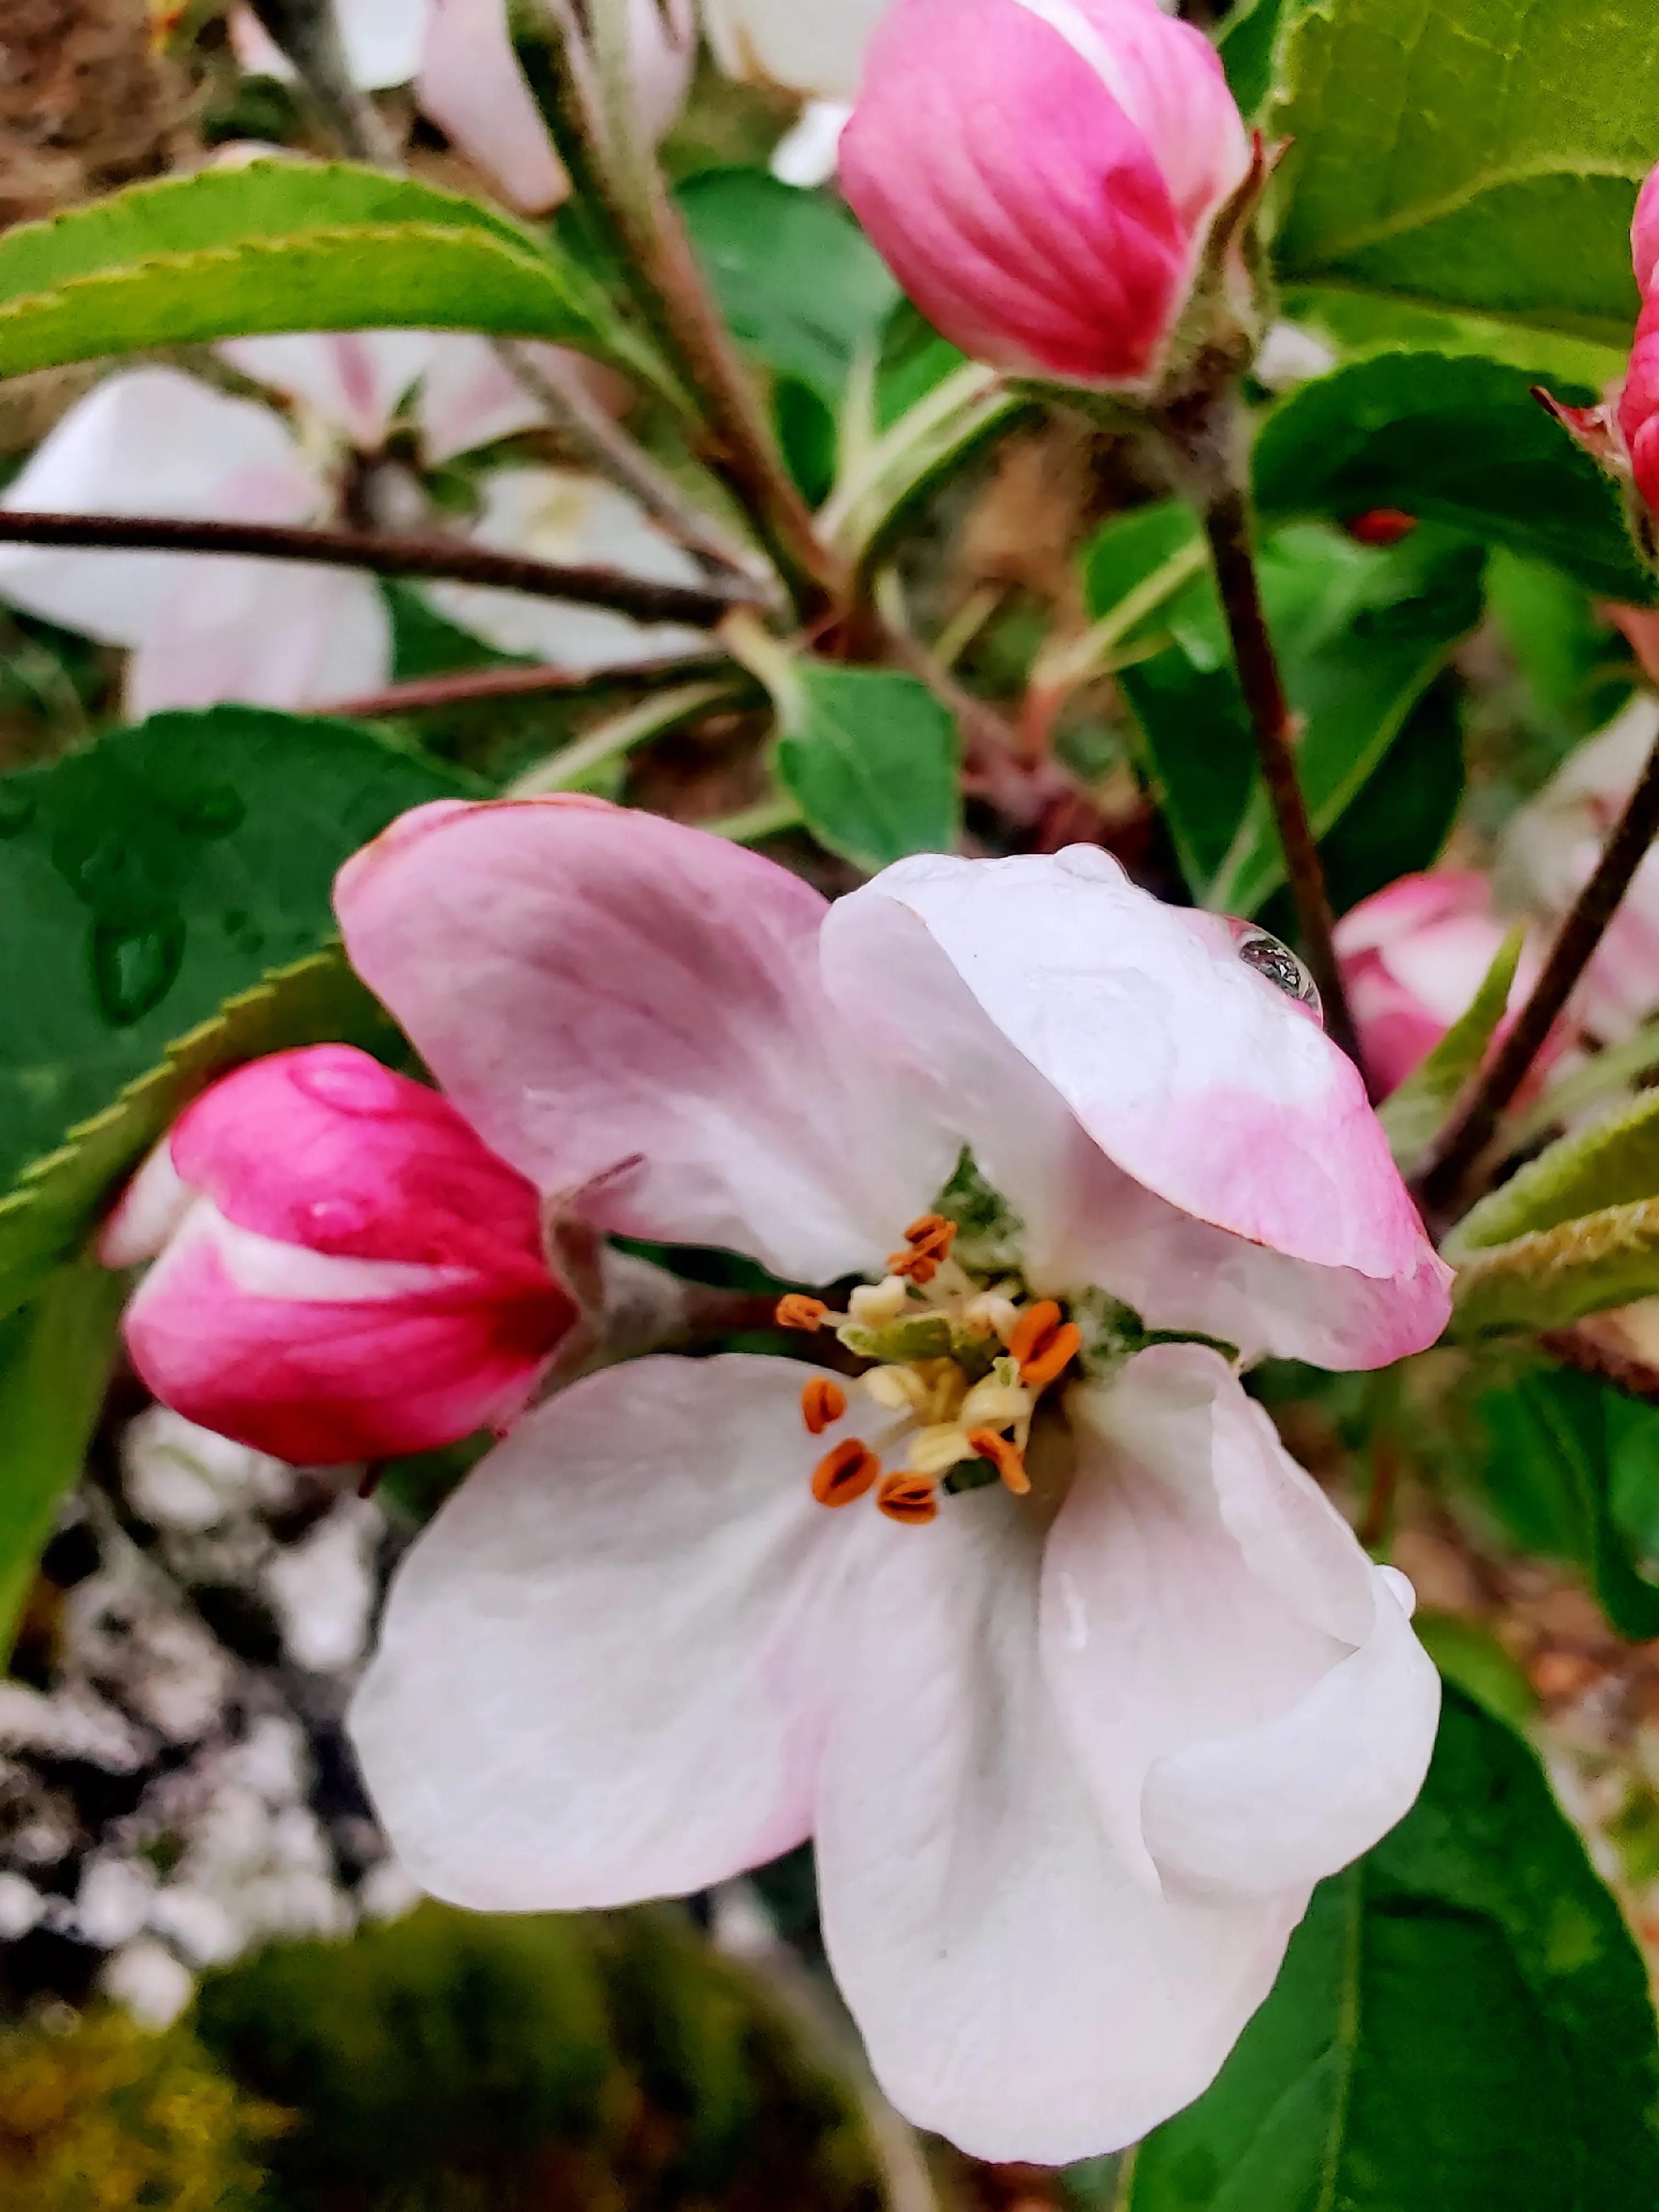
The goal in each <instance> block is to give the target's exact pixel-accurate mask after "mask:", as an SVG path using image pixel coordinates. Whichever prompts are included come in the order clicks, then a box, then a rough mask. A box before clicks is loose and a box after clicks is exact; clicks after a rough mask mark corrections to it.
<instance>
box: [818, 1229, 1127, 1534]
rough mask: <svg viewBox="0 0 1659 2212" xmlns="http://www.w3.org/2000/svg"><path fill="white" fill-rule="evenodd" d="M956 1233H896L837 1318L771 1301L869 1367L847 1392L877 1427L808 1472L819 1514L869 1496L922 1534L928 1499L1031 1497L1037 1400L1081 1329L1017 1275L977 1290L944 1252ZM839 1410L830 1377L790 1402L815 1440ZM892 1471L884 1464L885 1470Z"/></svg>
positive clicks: (929, 1513) (1078, 1341)
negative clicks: (997, 1489)
mask: <svg viewBox="0 0 1659 2212" xmlns="http://www.w3.org/2000/svg"><path fill="white" fill-rule="evenodd" d="M956 1241H957V1225H956V1223H955V1222H953V1221H951V1220H950V1219H948V1218H946V1217H945V1215H944V1214H942V1213H927V1214H924V1215H923V1216H922V1217H921V1220H919V1221H913V1222H912V1223H911V1224H910V1226H909V1227H908V1229H907V1230H906V1231H905V1232H904V1243H903V1244H902V1247H901V1249H899V1250H898V1251H896V1252H895V1253H893V1254H892V1255H891V1256H890V1259H889V1261H888V1263H887V1264H888V1268H889V1273H887V1275H886V1276H885V1277H884V1279H883V1280H882V1281H880V1282H879V1283H861V1284H860V1285H859V1286H858V1288H857V1289H856V1290H855V1291H854V1292H853V1293H852V1296H851V1297H850V1298H849V1299H848V1310H847V1311H846V1312H845V1313H836V1312H835V1311H833V1310H831V1309H830V1307H829V1306H828V1305H827V1304H825V1303H824V1302H823V1299H821V1298H814V1297H804V1296H802V1295H801V1294H799V1292H792V1293H791V1294H790V1295H789V1296H788V1297H785V1298H782V1299H781V1300H780V1301H779V1304H778V1308H777V1320H778V1323H779V1326H780V1327H781V1328H793V1329H800V1330H804V1331H806V1332H807V1333H809V1334H811V1333H815V1332H817V1330H819V1329H823V1328H833V1329H834V1331H835V1333H836V1337H837V1339H838V1340H840V1342H841V1344H842V1346H844V1347H845V1349H846V1350H847V1351H848V1352H852V1353H853V1354H854V1357H855V1358H860V1359H862V1360H866V1361H867V1362H868V1363H869V1364H868V1365H867V1366H866V1368H865V1369H864V1370H863V1371H862V1372H861V1373H860V1375H859V1376H857V1378H856V1380H855V1382H854V1385H853V1387H854V1389H855V1390H856V1391H858V1392H859V1393H860V1395H862V1396H863V1397H864V1398H865V1399H866V1400H868V1401H873V1404H874V1406H875V1407H877V1408H878V1409H879V1411H880V1412H881V1413H884V1414H886V1415H887V1416H888V1417H889V1419H888V1421H887V1423H886V1425H884V1427H883V1428H882V1429H881V1430H880V1431H878V1433H877V1434H876V1435H875V1436H874V1437H872V1438H871V1439H870V1440H869V1441H868V1442H866V1440H865V1439H864V1438H862V1437H846V1438H843V1439H842V1441H841V1442H839V1443H836V1444H835V1445H833V1446H832V1447H831V1449H829V1451H828V1452H826V1453H825V1455H824V1456H823V1459H821V1460H820V1461H819V1462H818V1464H817V1468H816V1469H815V1470H814V1472H813V1476H812V1494H813V1496H814V1497H815V1498H817V1501H818V1503H819V1504H820V1505H826V1506H842V1505H850V1504H853V1503H854V1500H855V1499H857V1498H863V1497H865V1496H866V1495H867V1493H868V1492H871V1491H872V1490H873V1491H874V1492H875V1493H876V1504H877V1506H878V1509H879V1510H881V1511H882V1512H883V1513H884V1514H885V1515H886V1516H888V1518H889V1519H890V1520H893V1521H898V1522H906V1523H909V1524H914V1525H921V1524H923V1523H925V1522H929V1521H932V1520H933V1519H934V1518H935V1517H936V1516H937V1515H938V1513H939V1492H940V1490H941V1489H944V1490H946V1491H961V1490H975V1489H978V1488H979V1487H981V1485H983V1484H986V1483H992V1482H998V1481H1000V1482H1001V1483H1003V1484H1004V1485H1005V1486H1006V1488H1007V1489H1009V1490H1011V1491H1012V1492H1014V1493H1015V1494H1016V1496H1020V1497H1023V1496H1024V1494H1025V1493H1026V1492H1028V1491H1029V1490H1030V1487H1031V1482H1030V1476H1029V1475H1028V1474H1027V1473H1026V1471H1025V1450H1026V1446H1027V1444H1028V1443H1029V1442H1030V1433H1031V1420H1032V1416H1033V1415H1034V1414H1035V1413H1036V1408H1037V1404H1038V1401H1039V1400H1040V1399H1041V1398H1042V1394H1043V1392H1044V1391H1045V1390H1047V1389H1048V1388H1049V1386H1050V1385H1051V1384H1053V1383H1056V1382H1058V1381H1059V1380H1060V1376H1062V1375H1063V1374H1064V1373H1065V1372H1066V1369H1067V1368H1068V1367H1070V1365H1071V1364H1072V1363H1073V1360H1075V1359H1076V1358H1077V1356H1078V1353H1079V1351H1080V1350H1081V1349H1082V1343H1083V1337H1082V1332H1081V1330H1080V1329H1079V1327H1078V1324H1077V1322H1074V1321H1073V1320H1072V1319H1071V1318H1070V1317H1069V1316H1067V1314H1066V1310H1065V1309H1064V1308H1063V1307H1062V1306H1061V1305H1060V1304H1059V1303H1058V1301H1057V1300H1055V1299H1054V1298H1033V1297H1030V1294H1029V1293H1028V1291H1026V1288H1025V1285H1024V1283H1023V1282H1022V1281H1021V1279H1019V1277H1018V1275H1012V1274H1010V1275H1004V1276H1000V1277H998V1278H996V1279H981V1280H976V1279H975V1277H974V1276H973V1275H971V1274H970V1273H969V1272H968V1270H967V1268H966V1267H963V1265H962V1263H961V1261H959V1260H958V1259H957V1258H956V1257H955V1256H954V1255H953V1250H952V1248H953V1247H954V1245H955V1243H956ZM849 1404H850V1401H849V1398H848V1392H847V1390H846V1389H843V1388H842V1385H841V1383H838V1382H836V1380H835V1379H834V1377H833V1376H828V1375H815V1376H813V1377H812V1378H811V1381H810V1382H809V1383H806V1384H805V1387H804V1389H802V1391H801V1401H800V1410H801V1419H802V1421H803V1422H804V1423H805V1427H806V1430H807V1431H808V1433H809V1434H810V1435H811V1436H815V1437H818V1436H823V1434H824V1433H825V1431H827V1430H829V1429H831V1428H833V1427H835V1426H836V1424H837V1423H838V1422H841V1421H842V1420H844V1419H846V1418H847V1416H848V1407H849ZM895 1461H897V1462H899V1463H898V1464H896V1465H895V1464H894V1463H893V1462H895Z"/></svg>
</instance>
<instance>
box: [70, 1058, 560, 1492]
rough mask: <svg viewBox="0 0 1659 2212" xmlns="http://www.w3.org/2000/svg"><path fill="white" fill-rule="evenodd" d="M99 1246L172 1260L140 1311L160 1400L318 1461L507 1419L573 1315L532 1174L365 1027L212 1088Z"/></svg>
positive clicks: (420, 1445)
mask: <svg viewBox="0 0 1659 2212" xmlns="http://www.w3.org/2000/svg"><path fill="white" fill-rule="evenodd" d="M100 1256H101V1257H102V1258H103V1260H104V1261H105V1263H106V1265H107V1266H109V1267H131V1266H134V1265H135V1264H136V1263H137V1262H138V1261H142V1260H148V1259H155V1263H156V1264H155V1266H154V1267H152V1268H151V1269H150V1271H149V1273H148V1275H146V1277H145V1278H144V1279H143V1283H142V1284H141V1285H140V1286H139V1289H138V1291H137V1296H136V1297H134V1299H133V1301H132V1303H131V1305H130V1306H129V1307H128V1309H127V1315H126V1323H125V1328H126V1340H127V1348H128V1350H129V1352H131V1356H132V1360H133V1364H134V1365H135V1366H136V1367H137V1370H138V1372H139V1374H140V1375H141V1376H143V1379H144V1381H145V1383H148V1385H149V1388H150V1389H152V1390H153V1391H154V1392H155V1395H156V1396H157V1397H158V1398H159V1399H160V1400H161V1401H162V1403H163V1404H164V1405H168V1406H171V1407H173V1408H174V1410H175V1411H177V1412H179V1413H183V1414H185V1416H186V1417H187V1418H188V1419H191V1420H192V1421H196V1422H198V1423H200V1425H202V1426H203V1427H204V1428H209V1429H215V1430H217V1431H219V1433H220V1434H221V1435H222V1436H228V1437H234V1438H235V1439H236V1440H237V1441H238V1442H239V1443H246V1444H250V1445H252V1446H253V1447H254V1449H257V1450H259V1451H265V1452H270V1453H273V1454H274V1455H276V1457H277V1458H279V1459H285V1460H289V1461H292V1462H296V1463H299V1464H308V1465H318V1466H320V1465H328V1464H340V1463H343V1462H347V1461H350V1460H357V1459H376V1458H384V1457H386V1455H389V1454H392V1453H398V1452H410V1451H424V1450H428V1449H433V1448H435V1447H436V1446H437V1445H440V1444H444V1443H453V1442H454V1440H455V1439H456V1438H457V1437H464V1436H467V1435H470V1434H471V1431H473V1430H474V1429H477V1428H480V1427H483V1426H484V1425H501V1423H503V1422H504V1421H507V1420H508V1419H511V1418H512V1416H513V1414H514V1413H517V1412H518V1411H519V1410H520V1407H522V1406H523V1404H524V1401H525V1400H526V1397H527V1396H528V1395H529V1393H530V1391H531V1389H532V1387H533V1386H534V1383H535V1382H536V1379H537V1377H538V1375H539V1374H540V1372H541V1370H542V1368H543V1367H544V1364H545V1363H546V1360H547V1358H548V1355H549V1353H550V1352H551V1351H552V1349H553V1347H554V1346H556V1344H557V1343H558V1341H559V1340H560V1339H561V1338H562V1336H563V1335H564V1334H565V1332H566V1331H567V1329H568V1328H569V1327H570V1324H571V1322H573V1321H574V1318H575V1307H574V1304H573V1302H572V1301H571V1299H570V1297H568V1295H567V1293H566V1292H565V1291H563V1290H562V1288H561V1287H560V1285H558V1284H557V1283H556V1282H555V1280H554V1279H553V1278H552V1276H551V1275H550V1273H549V1271H548V1267H547V1263H546V1261H545V1260H544V1257H543V1255H542V1245H541V1208H540V1202H539V1200H538V1197H537V1194H536V1192H535V1190H534V1189H533V1188H532V1186H531V1185H530V1184H529V1183H527V1182H525V1180H524V1179H523V1177H522V1176H519V1175H518V1174H516V1173H515V1172H514V1171H513V1169H511V1168H509V1167H507V1165H506V1164H505V1163H504V1162H502V1161H501V1160H499V1159H497V1158H495V1154H494V1153H493V1152H487V1151H486V1150H485V1148H484V1146H483V1143H482V1142H481V1140H480V1139H478V1137H477V1136H476V1135H475V1134H474V1133H473V1131H472V1129H471V1127H469V1125H468V1124H467V1123H466V1122H465V1121H463V1120H462V1118H461V1116H460V1115H459V1114H458V1113H457V1112H456V1110H455V1109H454V1108H453V1106H452V1105H450V1103H448V1101H447V1099H444V1098H441V1097H439V1096H438V1094H437V1093H436V1092H435V1091H428V1090H426V1089H425V1088H423V1086H422V1085H420V1084H418V1083H411V1082H410V1080H409V1079H407V1078H406V1077H404V1076H401V1075H394V1074H392V1073H391V1072H390V1070H388V1069H386V1068H384V1067H382V1066H380V1063H379V1062H378V1061H377V1060H371V1059H370V1058H369V1057H368V1054H366V1053H361V1052H356V1051H354V1050H353V1049H352V1048H350V1047H349V1046H345V1045H316V1046H313V1047H310V1048H307V1049H306V1050H304V1051H299V1052H285V1053H278V1054H275V1055H274V1056H273V1057H272V1058H270V1059H269V1060H256V1061H254V1062H253V1063H252V1065H251V1066H246V1067H243V1068H240V1069H238V1071H237V1072H236V1073H234V1075H228V1076H227V1077H226V1078H225V1079H223V1081H222V1082H220V1083H217V1084H216V1085H214V1087H213V1089H212V1090H210V1091H208V1092H206V1093H205V1094H204V1097H201V1098H198V1099H197V1101H196V1103H195V1104H194V1105H193V1106H191V1107H190V1108H189V1109H187V1110H186V1112H185V1114H184V1115H182V1116H181V1117H180V1118H179V1121H178V1122H177V1123H176V1124H175V1125H174V1127H173V1131H172V1133H171V1134H170V1136H168V1137H167V1139H165V1140H164V1142H163V1143H161V1145H160V1146H157V1148H156V1150H155V1152H153V1153H152V1154H151V1155H150V1158H149V1160H148V1162H147V1163H146V1164H145V1165H144V1166H143V1169H141V1170H140V1171H139V1173H138V1175H137V1176H136V1177H135V1178H134V1180H133V1182H132V1184H131V1188H129V1189H128V1191H127V1194H126V1195H125V1198H124V1199H123V1200H122V1201H121V1203H120V1205H119V1206H118V1208H117V1210H116V1212H115V1213H114V1215H113V1216H112V1218H111V1220H110V1222H109V1224H108V1226H107V1227H106V1230H105V1232H104V1237H103V1243H102V1245H101V1248H100Z"/></svg>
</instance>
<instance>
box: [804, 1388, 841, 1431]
mask: <svg viewBox="0 0 1659 2212" xmlns="http://www.w3.org/2000/svg"><path fill="white" fill-rule="evenodd" d="M846 1411H847V1393H846V1391H845V1390H843V1389H842V1387H841V1385H840V1383H837V1382H836V1381H835V1380H834V1379H833V1377H831V1376H828V1375H815V1376H813V1377H812V1379H811V1382H810V1383H808V1384H807V1385H806V1387H805V1389H804V1390H803V1391H802V1392H801V1394H800V1417H801V1419H802V1420H803V1421H805V1424H806V1432H807V1434H808V1435H809V1436H813V1437H821V1436H822V1435H823V1432H824V1431H825V1430H826V1429H827V1428H831V1427H833V1426H834V1425H835V1423H836V1422H837V1421H838V1420H840V1419H841V1417H842V1414H843V1413H845V1412H846Z"/></svg>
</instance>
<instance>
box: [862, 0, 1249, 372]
mask: <svg viewBox="0 0 1659 2212" xmlns="http://www.w3.org/2000/svg"><path fill="white" fill-rule="evenodd" d="M1249 168H1250V149H1249V143H1248V140H1247V138H1246V135H1245V131H1244V125H1243V120H1242V118H1240V115H1239V112H1238V110H1237V106H1235V105H1234V102H1233V99H1232V95H1231V93H1230V92H1229V91H1228V89H1227V82H1226V78H1225V76H1224V74H1223V72H1222V68H1221V64H1220V62H1219V60H1218V58H1217V56H1216V52H1215V50H1214V48H1213V47H1212V46H1211V45H1210V43H1209V41H1208V40H1206V38H1205V37H1204V35H1203V33H1201V32H1199V31H1197V30H1194V28H1193V27H1192V26H1191V25H1190V24H1186V23H1181V22H1177V21H1172V20H1171V19H1170V18H1169V17H1167V16H1165V15H1163V14H1162V13H1161V12H1160V11H1159V9H1158V6H1157V4H1156V0H897V4H896V6H895V7H893V9H891V11H890V13H889V14H888V15H887V16H886V17H885V19H884V21H883V22H882V24H881V25H880V27H878V30H877V32H876V34H875V36H874V38H873V39H872V41H871V44H870V48H869V52H868V55H867V57H866V66H865V72H864V83H863V89H862V91H861V93H860V97H859V101H858V105H857V107H856V108H855V110H854V115H853V119H852V121H851V122H850V123H849V124H848V128H847V131H846V135H845V137H843V139H842V186H843V189H844V190H845V191H846V193H847V197H848V200H849V201H850V202H851V203H852V205H853V208H854V211H855V212H856V213H857V215H858V216H859V218H860V222H862V223H863V225H864V227H865V228H866V230H867V231H868V232H869V234H870V235H871V237H872V239H873V240H874V241H875V243H876V245H877V246H878V248H879V249H880V251H881V252H882V254H883V255H884V258H886V260H887V261H888V263H889V264H890V266H891V268H892V270H893V272H894V274H895V275H896V276H897V278H898V280H899V282H900V283H902V285H903V287H904V289H905V290H906V291H907V292H908V294H909V295H910V296H911V298H912V299H913V300H914V301H915V303H916V305H917V306H918V307H920V308H921V311H922V313H924V314H925V315H927V317H928V319H929V320H930V321H932V322H933V324H935V325H937V327H938V328H939V330H940V331H943V333H944V334H945V337H948V338H951V339H953V340H954V341H955V343H957V345H959V346H961V347H962V348H963V350H964V351H965V352H967V353H970V354H972V355H974V356H975V357H976V358H978V359H980V360H981V361H985V362H990V363H991V364H992V365H993V366H994V367H995V368H1004V369H1007V370H1011V371H1013V372H1015V373H1018V374H1037V375H1042V376H1045V377H1055V378H1060V379H1062V380H1065V381H1066V382H1069V383H1075V384H1081V385H1086V386H1095V387H1099V388H1109V387H1142V386H1146V385H1148V384H1150V383H1151V382H1152V380H1154V379H1155V377H1156V376H1157V374H1158V370H1159V368H1160V367H1161V366H1162V364H1163V362H1164V357H1165V356H1166V354H1167V352H1168V349H1169V346H1170V339H1171V337H1172V336H1173V334H1174V331H1175V329H1176V324H1177V323H1178V321H1179V319H1180V318H1181V315H1182V310H1183V308H1184V307H1185V306H1186V304H1187V301H1188V296H1189V295H1190V293H1191V291H1192V288H1193V285H1194V279H1195V277H1196V276H1197V273H1198V269H1199V264H1200V258H1201V256H1202V253H1203V251H1204V247H1205V244H1206V239H1207V236H1208V233H1209V230H1210V227H1211V224H1212V220H1213V218H1214V216H1216V214H1217V213H1218V210H1219V209H1220V208H1221V206H1222V205H1223V204H1224V203H1225V201H1226V200H1228V199H1229V198H1230V197H1231V196H1232V195H1233V194H1234V193H1235V192H1236V191H1237V190H1238V189H1239V187H1240V186H1241V185H1243V182H1244V180H1245V178H1246V177H1247V175H1248V174H1249Z"/></svg>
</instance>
